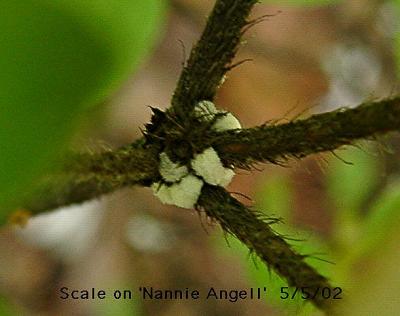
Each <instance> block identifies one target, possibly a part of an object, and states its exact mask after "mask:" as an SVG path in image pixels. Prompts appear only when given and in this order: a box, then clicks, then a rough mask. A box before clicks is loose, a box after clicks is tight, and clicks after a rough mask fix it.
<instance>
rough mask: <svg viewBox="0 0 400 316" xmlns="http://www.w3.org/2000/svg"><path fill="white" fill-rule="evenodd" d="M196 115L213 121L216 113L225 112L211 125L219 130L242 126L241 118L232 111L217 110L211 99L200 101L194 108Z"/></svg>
mask: <svg viewBox="0 0 400 316" xmlns="http://www.w3.org/2000/svg"><path fill="white" fill-rule="evenodd" d="M194 111H195V113H196V116H197V117H198V118H200V119H202V120H204V121H211V120H212V119H213V118H214V117H215V114H223V115H221V117H220V118H218V119H217V120H216V122H215V123H214V125H213V126H212V127H211V128H212V129H213V130H216V131H218V132H222V131H227V130H231V129H239V128H242V126H241V125H240V122H239V120H238V119H237V118H236V117H235V116H234V115H233V114H232V113H230V112H227V111H220V110H217V108H216V107H215V105H214V103H212V102H211V101H200V102H199V103H197V105H196V106H195V108H194Z"/></svg>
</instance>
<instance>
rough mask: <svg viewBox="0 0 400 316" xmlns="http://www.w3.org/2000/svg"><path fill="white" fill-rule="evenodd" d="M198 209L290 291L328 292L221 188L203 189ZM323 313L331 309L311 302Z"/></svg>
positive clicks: (311, 271)
mask: <svg viewBox="0 0 400 316" xmlns="http://www.w3.org/2000/svg"><path fill="white" fill-rule="evenodd" d="M198 206H199V208H201V209H204V211H205V213H206V214H207V215H208V216H209V217H211V218H213V219H215V220H216V221H217V222H218V223H219V224H220V225H221V227H222V228H223V230H224V231H226V232H228V233H231V234H233V235H235V236H236V237H237V238H238V239H239V240H240V241H241V242H242V243H244V244H245V245H246V246H247V247H248V248H249V249H250V250H251V251H253V252H255V253H256V254H257V255H258V256H259V257H260V258H261V259H262V260H263V261H264V262H265V263H266V265H267V267H272V268H273V269H274V270H275V272H277V273H278V274H279V275H280V276H282V277H284V278H285V279H286V280H287V282H288V284H289V285H290V286H292V287H297V288H301V287H307V289H308V291H310V292H311V293H315V292H316V291H320V290H318V289H323V288H330V289H332V286H331V285H330V284H329V282H328V280H327V279H326V278H325V277H323V276H322V275H320V274H319V273H318V272H317V271H316V270H315V269H314V268H312V267H311V266H309V265H308V264H307V263H306V262H305V261H304V258H305V256H303V255H300V254H298V253H296V252H295V251H294V250H293V249H292V248H291V246H290V245H289V244H288V243H287V242H286V241H285V240H284V239H283V238H282V237H281V236H279V235H278V234H276V233H275V232H273V230H272V229H271V228H270V226H269V224H268V223H267V222H266V221H264V220H262V219H261V218H260V215H258V214H256V213H254V212H253V211H251V210H250V209H248V208H247V207H245V206H244V205H243V204H241V203H240V202H239V201H237V200H236V199H234V198H233V197H232V196H231V195H230V194H229V193H228V192H226V191H225V190H224V189H223V188H221V187H215V186H210V185H204V187H203V190H202V194H201V196H200V198H199V201H198ZM311 301H312V302H313V304H315V305H316V306H317V307H318V308H320V309H323V310H328V309H330V308H331V307H332V306H331V304H330V301H329V300H327V299H324V298H323V297H322V295H321V294H317V295H315V297H314V298H312V299H311Z"/></svg>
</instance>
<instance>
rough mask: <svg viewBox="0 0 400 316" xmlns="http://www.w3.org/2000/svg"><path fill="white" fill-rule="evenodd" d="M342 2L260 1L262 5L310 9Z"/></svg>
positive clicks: (308, 0) (305, 0) (328, 0)
mask: <svg viewBox="0 0 400 316" xmlns="http://www.w3.org/2000/svg"><path fill="white" fill-rule="evenodd" d="M341 1H342V0H282V1H279V0H262V2H264V3H267V4H269V3H271V4H278V5H282V6H285V5H290V6H303V7H311V6H324V5H332V4H336V3H339V2H341Z"/></svg>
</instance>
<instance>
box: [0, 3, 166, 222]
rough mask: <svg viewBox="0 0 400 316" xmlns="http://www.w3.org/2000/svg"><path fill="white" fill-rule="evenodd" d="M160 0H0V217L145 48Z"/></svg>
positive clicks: (156, 22)
mask: <svg viewBox="0 0 400 316" xmlns="http://www.w3.org/2000/svg"><path fill="white" fill-rule="evenodd" d="M163 8H164V5H163V1H162V0H147V1H135V0H120V1H117V0H116V1H108V0H96V1H94V0H86V1H83V0H80V1H79V0H51V1H50V0H21V1H15V0H2V1H1V2H0V69H1V75H0V223H1V222H2V221H4V219H5V217H6V216H7V214H8V213H9V212H10V211H11V210H12V208H14V207H17V206H18V203H17V202H18V199H19V198H20V197H21V196H22V195H23V194H25V193H26V192H29V189H30V187H31V185H32V184H33V183H34V182H35V181H36V179H38V178H39V177H40V175H41V174H43V173H44V172H46V171H48V170H49V169H50V168H52V166H53V164H54V162H55V161H58V159H59V158H60V156H61V153H62V150H63V148H65V145H66V144H67V143H68V140H69V139H70V138H71V135H72V133H73V131H74V128H75V127H76V125H77V124H78V122H79V118H80V116H81V115H82V113H83V112H84V111H85V110H86V109H88V108H89V107H90V106H92V105H94V104H97V103H99V102H101V101H103V100H104V99H105V97H107V96H109V95H110V93H111V92H113V91H114V90H115V88H116V87H118V86H119V85H120V84H121V82H122V81H123V80H124V79H126V78H127V76H128V75H129V74H130V73H131V72H132V71H133V70H134V68H135V67H136V66H137V65H138V63H139V61H140V59H141V58H142V57H143V56H144V55H145V54H146V52H148V50H149V48H150V47H151V45H152V43H153V42H154V38H155V35H156V30H157V28H158V26H159V25H160V23H161V21H162V19H161V17H162V13H163Z"/></svg>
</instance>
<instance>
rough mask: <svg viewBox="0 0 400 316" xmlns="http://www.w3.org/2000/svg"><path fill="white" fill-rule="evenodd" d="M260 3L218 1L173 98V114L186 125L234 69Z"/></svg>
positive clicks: (250, 1)
mask: <svg viewBox="0 0 400 316" xmlns="http://www.w3.org/2000/svg"><path fill="white" fill-rule="evenodd" d="M257 2H258V1H257V0H217V1H216V3H215V6H214V9H213V10H212V12H211V15H210V17H209V18H208V21H207V25H206V27H205V29H204V31H203V34H202V35H201V38H200V40H199V41H198V42H197V44H196V45H195V46H194V48H193V49H192V51H191V53H190V57H189V60H188V61H187V64H186V66H185V67H184V69H183V70H182V73H181V76H180V78H179V81H178V84H177V87H176V89H175V92H174V95H173V97H172V102H171V104H172V108H171V109H172V111H173V112H174V114H175V116H176V117H177V119H178V120H179V121H180V122H185V121H186V118H187V117H188V116H189V115H190V113H191V111H192V110H193V108H194V106H195V104H196V103H197V102H198V101H201V100H213V99H214V96H215V94H216V92H217V90H218V87H219V86H220V84H221V80H222V79H223V76H224V75H225V73H226V72H227V71H228V70H229V69H230V64H231V62H232V59H233V58H234V57H235V54H236V51H237V49H238V45H239V43H240V40H241V37H242V31H243V27H244V26H246V25H247V24H248V23H249V22H248V21H247V17H248V15H249V14H250V11H251V9H252V7H253V6H254V5H255V4H256V3H257Z"/></svg>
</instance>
